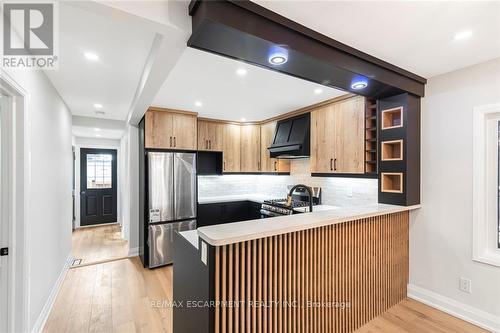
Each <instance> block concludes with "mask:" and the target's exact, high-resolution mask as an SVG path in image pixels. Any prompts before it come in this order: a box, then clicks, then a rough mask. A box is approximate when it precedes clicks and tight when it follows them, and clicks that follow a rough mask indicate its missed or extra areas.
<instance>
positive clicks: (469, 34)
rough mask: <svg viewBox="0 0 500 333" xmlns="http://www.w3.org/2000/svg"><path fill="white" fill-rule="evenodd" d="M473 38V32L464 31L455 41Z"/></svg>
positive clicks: (458, 34) (457, 35) (455, 37)
mask: <svg viewBox="0 0 500 333" xmlns="http://www.w3.org/2000/svg"><path fill="white" fill-rule="evenodd" d="M471 36H472V31H470V30H464V31H460V32H459V33H457V34H456V35H455V36H454V37H453V39H454V40H462V39H467V38H470V37H471Z"/></svg>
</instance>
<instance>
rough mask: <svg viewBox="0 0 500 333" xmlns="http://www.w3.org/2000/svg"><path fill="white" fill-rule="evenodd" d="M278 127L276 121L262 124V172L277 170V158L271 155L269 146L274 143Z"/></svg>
mask: <svg viewBox="0 0 500 333" xmlns="http://www.w3.org/2000/svg"><path fill="white" fill-rule="evenodd" d="M275 129H276V122H275V121H273V122H270V123H265V124H262V125H260V163H261V166H260V168H261V171H262V172H275V171H277V170H275V169H277V163H275V162H276V159H275V158H271V157H269V150H267V147H269V146H270V145H271V144H272V143H273V139H274V131H275Z"/></svg>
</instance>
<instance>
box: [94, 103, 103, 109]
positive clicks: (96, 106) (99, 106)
mask: <svg viewBox="0 0 500 333" xmlns="http://www.w3.org/2000/svg"><path fill="white" fill-rule="evenodd" d="M94 107H95V108H96V109H98V110H100V109H102V104H99V103H95V104H94Z"/></svg>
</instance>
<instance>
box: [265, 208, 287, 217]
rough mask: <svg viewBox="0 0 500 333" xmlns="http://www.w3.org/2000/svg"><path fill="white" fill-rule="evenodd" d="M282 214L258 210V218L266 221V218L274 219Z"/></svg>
mask: <svg viewBox="0 0 500 333" xmlns="http://www.w3.org/2000/svg"><path fill="white" fill-rule="evenodd" d="M282 215H283V214H280V213H276V212H271V211H270V210H267V209H261V210H260V218H262V219H266V218H268V217H276V216H282Z"/></svg>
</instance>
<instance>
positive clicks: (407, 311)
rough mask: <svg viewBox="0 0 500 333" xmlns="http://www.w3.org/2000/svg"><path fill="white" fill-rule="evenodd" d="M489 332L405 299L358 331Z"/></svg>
mask: <svg viewBox="0 0 500 333" xmlns="http://www.w3.org/2000/svg"><path fill="white" fill-rule="evenodd" d="M447 332H456V333H461V332H462V333H475V332H477V333H479V332H488V331H485V330H483V329H481V328H479V327H477V326H475V325H472V324H470V323H468V322H466V321H463V320H461V319H458V318H456V317H453V316H450V315H449V314H447V313H444V312H442V311H439V310H437V309H435V308H432V307H430V306H427V305H425V304H422V303H420V302H417V301H414V300H412V299H409V298H407V299H405V300H403V301H402V302H400V303H398V304H397V305H395V306H393V307H392V308H390V309H389V310H387V311H386V312H384V313H383V314H382V315H380V316H378V317H377V318H375V319H373V320H371V321H370V322H368V323H367V324H366V325H364V326H363V327H361V328H360V329H358V330H356V333H447Z"/></svg>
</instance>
